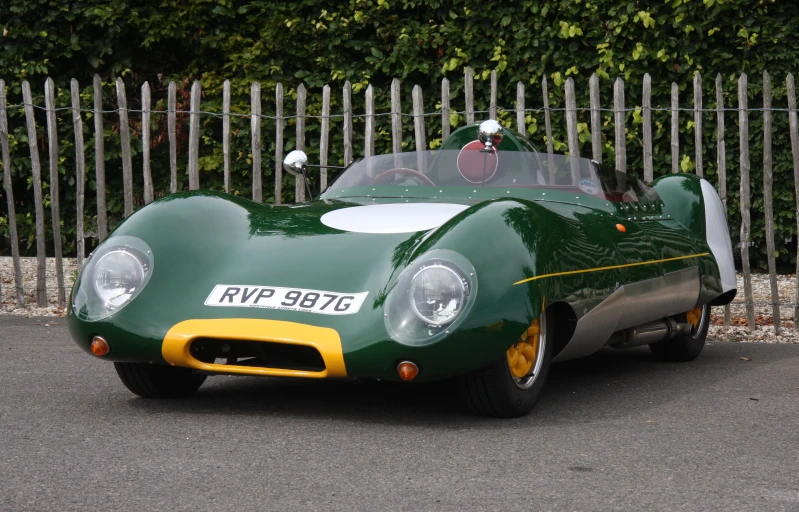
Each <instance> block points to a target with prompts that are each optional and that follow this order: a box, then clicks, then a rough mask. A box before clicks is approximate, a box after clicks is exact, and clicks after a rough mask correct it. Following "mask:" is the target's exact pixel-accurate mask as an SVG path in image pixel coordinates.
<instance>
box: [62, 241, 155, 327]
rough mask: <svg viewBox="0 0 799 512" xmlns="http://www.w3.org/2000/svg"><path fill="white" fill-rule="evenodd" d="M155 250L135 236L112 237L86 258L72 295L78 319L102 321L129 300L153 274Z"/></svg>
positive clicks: (73, 306) (142, 287)
mask: <svg viewBox="0 0 799 512" xmlns="http://www.w3.org/2000/svg"><path fill="white" fill-rule="evenodd" d="M153 263H154V260H153V253H152V251H151V250H150V247H149V246H148V245H147V243H145V242H144V241H143V240H141V239H139V238H136V237H133V236H117V237H113V238H110V239H109V240H108V241H107V242H106V243H104V244H102V245H101V246H100V247H98V248H97V249H96V250H95V251H94V253H93V254H92V255H91V256H90V257H89V259H88V260H86V264H85V265H84V267H83V271H82V272H81V275H80V277H79V278H78V281H77V282H76V283H75V289H74V291H73V294H72V309H73V311H74V313H75V314H76V315H77V316H78V318H80V319H82V320H87V321H95V320H102V319H103V318H107V317H108V316H110V315H112V314H114V313H116V312H117V311H119V310H120V309H122V308H123V307H124V306H126V305H127V304H129V303H130V301H131V300H133V299H134V298H135V297H136V296H137V295H138V294H139V293H141V291H142V289H144V287H145V286H146V285H147V282H148V281H149V280H150V276H151V275H152V273H153Z"/></svg>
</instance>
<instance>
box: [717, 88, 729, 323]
mask: <svg viewBox="0 0 799 512" xmlns="http://www.w3.org/2000/svg"><path fill="white" fill-rule="evenodd" d="M716 123H717V131H716V166H717V167H718V170H719V199H721V204H722V205H724V215H725V216H726V215H727V149H726V147H725V145H724V94H723V90H722V80H721V73H719V74H717V75H716ZM724 327H725V329H726V328H729V327H730V305H729V304H727V305H725V306H724Z"/></svg>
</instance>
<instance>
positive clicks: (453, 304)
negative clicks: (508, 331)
mask: <svg viewBox="0 0 799 512" xmlns="http://www.w3.org/2000/svg"><path fill="white" fill-rule="evenodd" d="M476 297H477V273H476V272H475V270H474V266H473V265H472V264H471V263H469V260H468V259H466V258H465V257H464V256H463V255H461V254H459V253H457V252H455V251H452V250H449V249H434V250H432V251H430V252H428V253H425V254H423V255H422V256H420V257H418V258H417V259H416V261H414V262H413V263H411V264H409V265H408V266H407V267H405V269H404V270H403V271H402V272H400V274H399V276H398V277H397V279H396V282H395V283H394V285H393V286H392V287H391V289H390V291H389V293H388V296H387V297H386V302H385V305H384V309H383V311H384V314H383V318H384V321H385V325H386V330H387V331H388V334H389V336H391V339H393V340H394V341H396V342H397V343H402V344H403V345H410V346H424V345H429V344H431V343H435V342H437V341H438V340H441V339H442V338H444V337H446V336H449V335H450V334H452V333H454V332H455V330H456V329H458V327H459V326H460V325H461V323H462V322H464V321H465V320H466V318H468V316H469V311H470V310H471V308H472V306H473V305H474V303H475V299H476Z"/></svg>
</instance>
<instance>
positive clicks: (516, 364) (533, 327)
mask: <svg viewBox="0 0 799 512" xmlns="http://www.w3.org/2000/svg"><path fill="white" fill-rule="evenodd" d="M543 318H544V315H543V314H542V315H541V316H540V317H539V318H538V319H536V320H535V321H534V322H533V323H532V324H530V327H528V328H527V330H526V331H524V332H523V333H522V335H521V336H520V337H519V339H518V340H517V341H516V343H514V344H513V346H511V347H510V348H509V349H508V352H507V356H508V369H509V370H510V373H511V376H512V377H513V380H514V382H515V383H516V385H517V386H519V387H520V388H521V389H527V388H529V387H530V386H532V385H533V382H534V381H535V377H536V376H537V375H538V372H539V370H540V368H541V361H542V355H543V353H544V344H545V342H546V339H545V331H544V329H545V327H544V326H543V325H542V324H543Z"/></svg>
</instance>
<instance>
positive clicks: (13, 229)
mask: <svg viewBox="0 0 799 512" xmlns="http://www.w3.org/2000/svg"><path fill="white" fill-rule="evenodd" d="M7 105H8V104H7V102H6V83H5V82H4V81H3V80H0V150H2V158H3V188H4V189H5V192H6V204H7V206H8V234H9V238H10V242H11V258H12V259H13V261H14V286H15V290H16V293H15V295H16V297H17V306H18V307H21V308H23V307H25V293H24V289H23V287H22V267H20V262H19V238H18V235H17V213H16V210H15V208H14V189H13V187H12V186H11V155H10V154H9V150H8V115H7V113H6V112H7V110H8V107H7Z"/></svg>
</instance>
